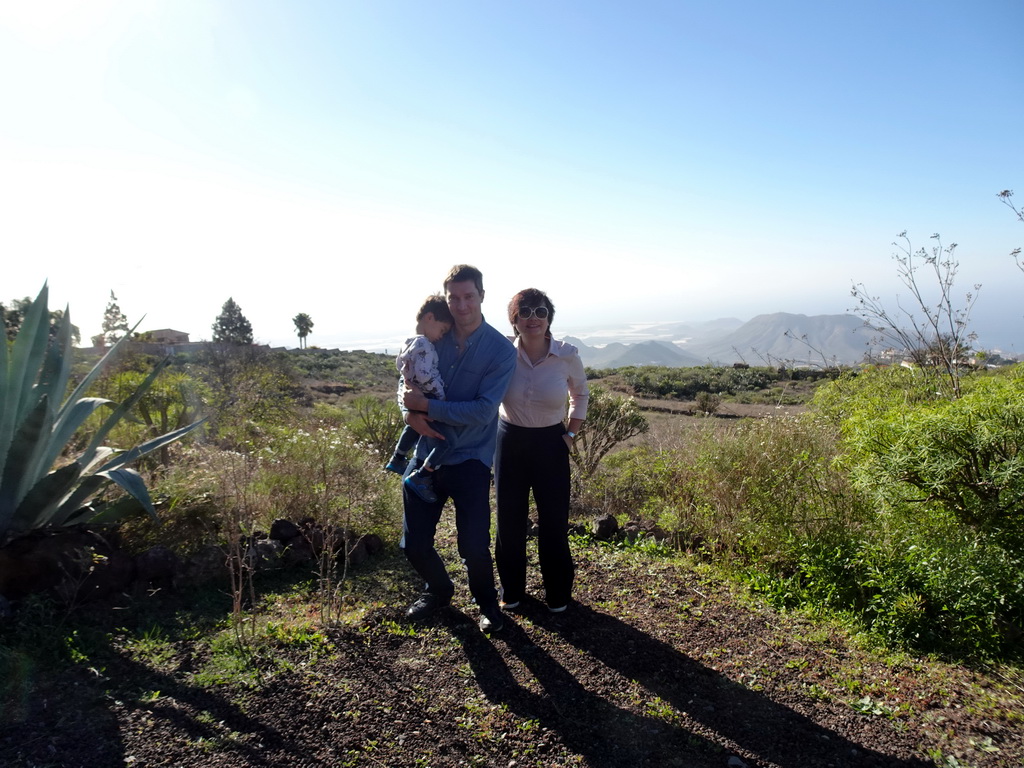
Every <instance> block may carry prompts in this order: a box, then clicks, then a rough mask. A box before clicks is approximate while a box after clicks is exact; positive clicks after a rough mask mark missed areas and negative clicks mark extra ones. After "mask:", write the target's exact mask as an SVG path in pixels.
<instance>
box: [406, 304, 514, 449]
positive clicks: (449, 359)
mask: <svg viewBox="0 0 1024 768" xmlns="http://www.w3.org/2000/svg"><path fill="white" fill-rule="evenodd" d="M434 346H435V348H436V349H437V357H438V368H439V369H440V371H441V378H442V379H443V380H444V392H445V399H444V400H431V401H429V403H428V404H427V415H428V416H429V417H430V418H431V419H436V420H437V421H442V422H444V423H445V424H450V425H451V426H452V427H453V429H452V430H451V431H452V432H453V433H454V434H453V435H452V440H450V441H449V442H450V443H451V444H450V445H448V446H447V447H448V453H447V455H446V456H445V460H444V463H445V464H446V465H449V466H451V465H454V464H461V463H462V462H463V461H466V460H468V459H478V460H479V461H481V462H483V463H484V464H485V465H486V466H488V467H490V466H491V465H492V464H493V463H494V447H495V443H496V441H497V433H498V405H499V403H501V399H502V398H503V397H504V396H505V391H506V390H507V389H508V385H509V382H511V381H512V374H513V372H514V371H515V368H516V348H515V347H514V346H512V342H510V341H509V340H508V339H507V338H506V337H505V336H503V335H502V334H501V333H500V332H499V331H497V330H495V329H494V328H492V327H491V326H490V325H488V324H487V322H486V320H485V321H484V322H482V323H481V324H480V327H479V328H477V329H476V330H475V331H473V333H471V334H470V336H469V338H468V339H466V348H465V350H464V351H463V352H462V354H461V355H460V354H459V351H458V348H457V347H456V344H455V331H454V330H453V331H450V332H449V333H447V334H445V335H444V336H443V337H442V338H441V340H440V341H438V342H437V343H436V344H435V345H434ZM426 442H427V441H426V440H420V441H419V443H418V444H417V446H416V456H417V457H418V458H421V459H422V458H423V457H424V456H426V454H427V453H428V452H429V451H428V449H427V445H426Z"/></svg>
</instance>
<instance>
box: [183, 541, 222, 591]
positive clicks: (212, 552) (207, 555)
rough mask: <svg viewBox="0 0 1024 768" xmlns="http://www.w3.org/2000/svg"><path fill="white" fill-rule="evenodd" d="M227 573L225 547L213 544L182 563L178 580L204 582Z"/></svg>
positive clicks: (194, 582) (190, 582) (195, 582)
mask: <svg viewBox="0 0 1024 768" xmlns="http://www.w3.org/2000/svg"><path fill="white" fill-rule="evenodd" d="M226 574H227V555H225V554H224V550H223V549H221V548H220V547H217V546H214V545H212V544H211V545H209V546H206V547H203V548H202V549H201V550H199V551H198V552H196V553H195V554H194V555H192V557H190V558H188V560H186V561H185V562H184V563H183V564H182V568H181V572H180V573H179V574H178V581H179V582H180V583H183V584H202V583H203V582H206V581H211V580H213V579H216V578H221V577H223V576H225V575H226Z"/></svg>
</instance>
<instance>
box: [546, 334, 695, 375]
mask: <svg viewBox="0 0 1024 768" xmlns="http://www.w3.org/2000/svg"><path fill="white" fill-rule="evenodd" d="M565 341H567V342H569V343H570V344H574V345H576V347H577V348H579V350H580V358H581V359H582V360H583V364H584V365H586V366H588V367H590V368H623V367H625V366H627V365H661V366H665V367H668V368H687V367H689V366H693V365H703V364H704V363H705V362H706V361H705V360H702V359H701V358H699V357H694V356H693V355H691V354H689V353H688V352H684V351H683V350H682V349H681V348H680V347H679V346H678V345H676V344H673V343H671V342H666V341H641V342H638V343H636V344H623V343H622V342H619V341H615V342H612V343H611V344H606V345H604V346H600V347H597V346H595V347H591V346H587V345H586V344H584V343H583V342H582V341H580V340H579V339H577V338H575V337H573V336H566V337H565Z"/></svg>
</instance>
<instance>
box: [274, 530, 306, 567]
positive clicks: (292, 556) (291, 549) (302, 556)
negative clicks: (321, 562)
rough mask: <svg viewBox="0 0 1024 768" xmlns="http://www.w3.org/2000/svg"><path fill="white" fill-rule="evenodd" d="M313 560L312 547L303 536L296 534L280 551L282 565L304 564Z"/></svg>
mask: <svg viewBox="0 0 1024 768" xmlns="http://www.w3.org/2000/svg"><path fill="white" fill-rule="evenodd" d="M313 560H314V555H313V547H312V545H311V544H310V543H309V542H308V541H307V540H306V538H305V537H304V536H301V535H300V536H296V537H295V538H294V539H292V540H291V541H289V542H288V544H287V545H286V546H285V548H284V551H283V552H282V553H281V561H282V562H283V563H284V565H305V564H307V563H310V562H312V561H313Z"/></svg>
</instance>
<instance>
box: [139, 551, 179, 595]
mask: <svg viewBox="0 0 1024 768" xmlns="http://www.w3.org/2000/svg"><path fill="white" fill-rule="evenodd" d="M180 569H181V558H179V557H178V556H177V555H176V554H174V552H172V551H171V550H170V549H168V548H167V547H165V546H164V545H163V544H157V545H156V546H155V547H150V548H149V549H147V550H146V551H145V552H141V553H140V554H138V555H136V556H135V574H136V575H135V578H136V580H137V581H138V582H139V586H142V587H156V588H158V589H166V588H169V587H172V586H173V585H174V576H175V574H176V573H178V571H179V570H180Z"/></svg>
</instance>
